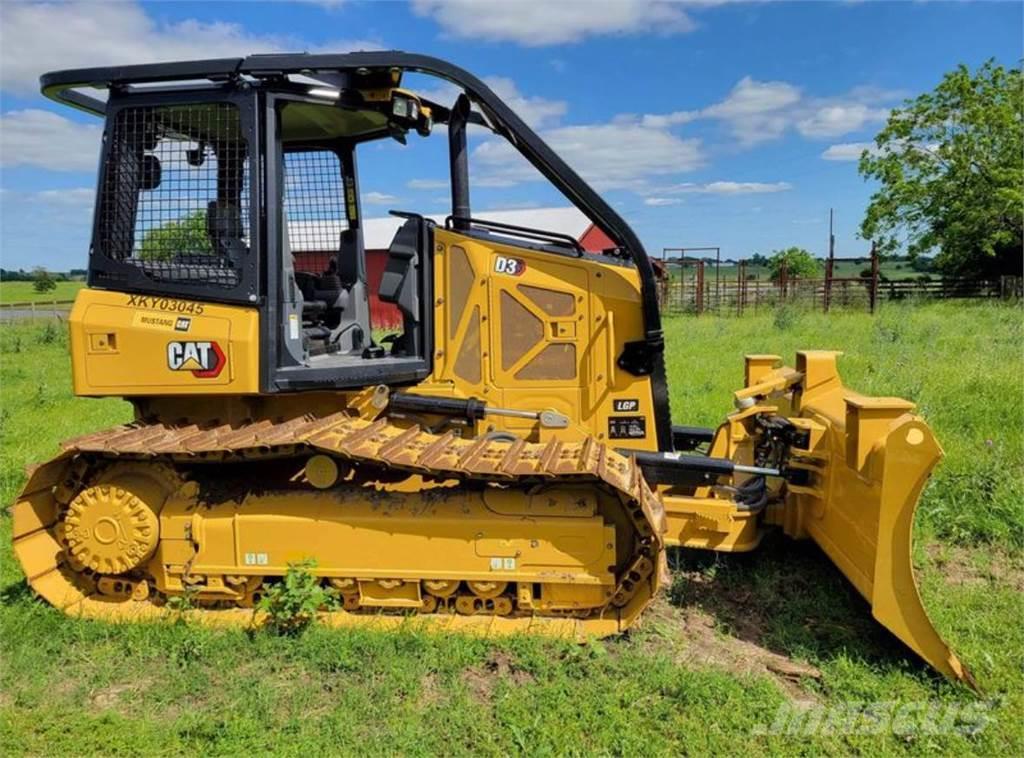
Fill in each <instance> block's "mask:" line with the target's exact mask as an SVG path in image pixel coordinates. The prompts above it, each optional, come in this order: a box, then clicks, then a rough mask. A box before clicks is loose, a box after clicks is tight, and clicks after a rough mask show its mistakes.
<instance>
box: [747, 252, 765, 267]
mask: <svg viewBox="0 0 1024 758" xmlns="http://www.w3.org/2000/svg"><path fill="white" fill-rule="evenodd" d="M750 264H751V265H752V266H767V265H768V256H767V255H761V253H754V254H753V255H752V256H750Z"/></svg>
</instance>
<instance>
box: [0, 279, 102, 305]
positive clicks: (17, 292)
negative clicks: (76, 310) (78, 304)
mask: <svg viewBox="0 0 1024 758" xmlns="http://www.w3.org/2000/svg"><path fill="white" fill-rule="evenodd" d="M32 285H33V282H2V283H0V303H2V304H3V305H8V304H10V303H52V302H53V301H54V300H74V299H75V295H77V294H78V290H80V289H82V287H84V286H85V282H56V285H57V288H56V289H53V290H50V291H49V292H36V291H35V290H34V289H33V287H32Z"/></svg>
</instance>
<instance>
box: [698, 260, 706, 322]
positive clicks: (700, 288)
mask: <svg viewBox="0 0 1024 758" xmlns="http://www.w3.org/2000/svg"><path fill="white" fill-rule="evenodd" d="M696 299H697V303H696V305H697V315H698V316H699V315H701V314H702V313H703V312H704V259H703V258H702V259H700V260H698V261H697V292H696Z"/></svg>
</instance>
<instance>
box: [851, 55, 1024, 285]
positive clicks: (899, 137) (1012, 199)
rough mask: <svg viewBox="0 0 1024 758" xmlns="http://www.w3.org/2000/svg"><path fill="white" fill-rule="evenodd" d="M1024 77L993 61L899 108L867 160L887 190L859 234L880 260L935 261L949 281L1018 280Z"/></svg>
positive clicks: (863, 164)
mask: <svg viewBox="0 0 1024 758" xmlns="http://www.w3.org/2000/svg"><path fill="white" fill-rule="evenodd" d="M1022 84H1024V78H1022V75H1021V69H1020V68H1011V69H1006V68H1004V67H1003V66H1000V65H998V64H996V62H995V61H994V60H989V61H988V62H986V63H985V64H983V65H982V66H981V67H980V68H979V69H978V70H977V71H976V72H975V73H973V74H972V73H971V71H970V70H969V69H968V68H967V67H966V66H963V65H961V66H960V67H958V68H957V69H956V70H955V71H952V72H950V73H948V74H946V75H945V77H944V78H943V79H942V82H940V83H939V85H938V86H937V87H936V88H935V90H934V91H932V92H928V93H925V94H923V95H920V96H918V97H917V98H915V99H913V100H908V101H907V102H906V103H905V104H904V106H903V107H902V108H898V109H896V110H893V112H892V113H891V114H890V116H889V120H888V123H887V124H886V125H885V128H884V129H882V131H881V132H880V133H879V134H878V136H877V137H876V138H875V148H874V149H872V150H867V151H865V152H864V153H863V154H862V155H861V159H860V172H861V174H862V175H864V176H865V177H867V178H871V179H876V180H877V181H879V182H880V183H881V187H879V189H878V190H877V191H876V192H875V193H874V195H872V197H871V203H870V205H869V206H868V209H867V213H866V215H865V217H864V221H863V222H862V224H861V236H863V237H864V238H866V239H871V240H874V241H875V242H876V243H877V244H878V246H879V251H880V252H882V253H892V252H894V251H896V250H898V249H899V248H900V247H902V246H905V247H906V250H907V252H908V253H909V254H910V256H911V258H916V257H917V256H919V255H923V254H930V253H933V252H934V253H935V254H936V255H935V265H936V267H937V268H938V269H939V270H941V271H943V272H944V273H950V274H960V275H977V276H986V275H994V274H1020V272H1021V267H1022V263H1024V259H1022V247H1024V239H1022V228H1024V90H1022Z"/></svg>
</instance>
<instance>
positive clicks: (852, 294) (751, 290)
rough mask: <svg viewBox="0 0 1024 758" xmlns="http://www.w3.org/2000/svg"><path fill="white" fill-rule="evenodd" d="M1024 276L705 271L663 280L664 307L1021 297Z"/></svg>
mask: <svg viewBox="0 0 1024 758" xmlns="http://www.w3.org/2000/svg"><path fill="white" fill-rule="evenodd" d="M1022 281H1024V280H1022V278H1021V277H1019V276H1004V277H1001V278H1000V279H994V280H979V279H951V278H942V279H928V280H924V279H894V280H883V279H880V278H879V277H864V278H860V279H835V278H834V279H832V280H831V282H827V281H826V280H825V279H788V280H785V281H781V282H776V281H770V280H767V279H760V278H753V279H746V278H744V279H740V278H738V277H737V279H735V280H730V281H722V280H719V281H715V280H713V279H710V278H707V277H703V276H689V277H687V276H680V277H675V278H672V279H664V280H662V281H661V282H660V288H659V302H660V305H661V310H662V312H663V313H666V314H670V313H691V314H696V315H700V314H701V313H708V312H710V313H716V314H721V315H727V314H737V315H741V314H743V313H746V312H755V313H756V312H757V311H758V310H759V309H765V308H774V307H776V306H778V305H780V304H782V303H793V304H797V305H802V306H806V307H820V308H822V309H824V310H828V308H829V307H846V308H864V309H866V310H874V308H875V306H876V305H877V304H878V303H880V302H883V301H896V300H907V299H914V298H916V299H1000V298H1001V299H1019V298H1020V297H1021V294H1022V293H1021V288H1022Z"/></svg>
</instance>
